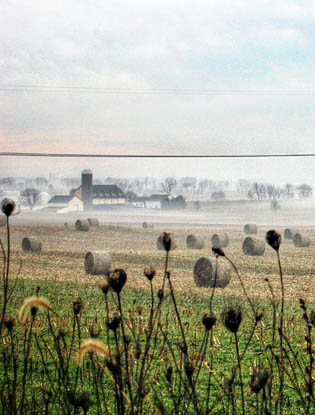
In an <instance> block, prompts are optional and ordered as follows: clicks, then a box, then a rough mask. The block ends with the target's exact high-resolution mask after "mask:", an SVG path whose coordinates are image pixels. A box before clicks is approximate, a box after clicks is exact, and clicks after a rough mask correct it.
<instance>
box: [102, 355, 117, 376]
mask: <svg viewBox="0 0 315 415" xmlns="http://www.w3.org/2000/svg"><path fill="white" fill-rule="evenodd" d="M105 364H106V367H107V369H108V370H109V371H110V372H111V373H112V374H113V375H114V376H116V375H117V373H118V372H119V367H118V364H117V361H116V360H114V359H105Z"/></svg>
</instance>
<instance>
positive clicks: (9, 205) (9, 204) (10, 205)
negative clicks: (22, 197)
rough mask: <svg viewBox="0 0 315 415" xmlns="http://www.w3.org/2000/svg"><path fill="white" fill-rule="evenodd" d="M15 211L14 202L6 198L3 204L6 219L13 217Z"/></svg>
mask: <svg viewBox="0 0 315 415" xmlns="http://www.w3.org/2000/svg"><path fill="white" fill-rule="evenodd" d="M14 209H15V202H14V200H12V199H8V198H7V197H5V198H4V199H3V200H2V202H1V210H2V212H3V213H4V214H5V216H6V217H9V216H11V215H12V213H13V211H14Z"/></svg>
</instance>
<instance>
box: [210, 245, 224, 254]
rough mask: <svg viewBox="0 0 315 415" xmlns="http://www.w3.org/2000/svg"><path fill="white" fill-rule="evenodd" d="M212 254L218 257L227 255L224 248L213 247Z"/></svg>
mask: <svg viewBox="0 0 315 415" xmlns="http://www.w3.org/2000/svg"><path fill="white" fill-rule="evenodd" d="M212 252H213V253H214V254H216V255H218V256H225V253H224V251H223V249H222V248H218V247H216V246H213V247H212Z"/></svg>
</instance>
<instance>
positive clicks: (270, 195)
mask: <svg viewBox="0 0 315 415" xmlns="http://www.w3.org/2000/svg"><path fill="white" fill-rule="evenodd" d="M266 193H267V195H268V198H269V200H271V199H272V198H273V197H274V196H275V187H274V186H273V185H272V184H267V185H266Z"/></svg>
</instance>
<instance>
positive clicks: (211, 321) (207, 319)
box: [202, 314, 217, 330]
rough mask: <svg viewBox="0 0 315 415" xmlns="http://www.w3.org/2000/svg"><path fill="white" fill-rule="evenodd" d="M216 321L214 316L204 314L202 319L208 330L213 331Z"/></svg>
mask: <svg viewBox="0 0 315 415" xmlns="http://www.w3.org/2000/svg"><path fill="white" fill-rule="evenodd" d="M216 321H217V319H216V317H215V316H214V315H213V314H212V315H209V314H204V315H203V317H202V324H203V325H204V326H205V329H206V330H211V329H212V327H213V326H214V325H215V322H216Z"/></svg>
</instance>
